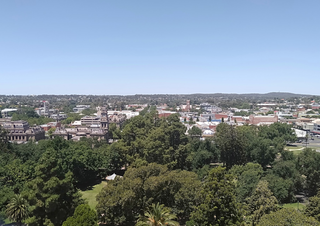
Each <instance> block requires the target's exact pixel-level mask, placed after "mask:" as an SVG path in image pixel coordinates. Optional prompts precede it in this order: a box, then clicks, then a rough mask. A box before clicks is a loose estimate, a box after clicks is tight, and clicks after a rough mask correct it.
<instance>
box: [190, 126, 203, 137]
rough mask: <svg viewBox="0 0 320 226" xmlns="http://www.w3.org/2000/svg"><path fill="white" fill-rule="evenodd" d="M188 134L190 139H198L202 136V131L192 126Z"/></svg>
mask: <svg viewBox="0 0 320 226" xmlns="http://www.w3.org/2000/svg"><path fill="white" fill-rule="evenodd" d="M188 133H189V135H190V136H191V137H198V138H200V137H201V135H202V130H201V129H200V128H198V127H196V126H193V127H192V128H191V129H189V130H188Z"/></svg>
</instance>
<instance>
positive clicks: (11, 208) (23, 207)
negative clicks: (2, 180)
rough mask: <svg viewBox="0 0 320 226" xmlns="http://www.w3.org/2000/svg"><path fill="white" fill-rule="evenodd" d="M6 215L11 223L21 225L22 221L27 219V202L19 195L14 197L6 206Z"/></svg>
mask: <svg viewBox="0 0 320 226" xmlns="http://www.w3.org/2000/svg"><path fill="white" fill-rule="evenodd" d="M6 215H7V216H8V218H9V219H10V220H11V221H15V222H18V224H19V225H22V221H23V220H25V219H27V218H28V217H29V204H28V202H27V200H25V199H24V198H23V197H22V196H21V195H15V196H14V197H13V198H12V199H11V201H10V203H9V204H8V205H7V209H6Z"/></svg>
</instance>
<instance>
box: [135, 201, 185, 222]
mask: <svg viewBox="0 0 320 226" xmlns="http://www.w3.org/2000/svg"><path fill="white" fill-rule="evenodd" d="M175 218H177V216H176V215H175V214H171V212H170V209H169V208H167V207H164V205H160V204H159V203H157V204H152V206H151V209H150V210H149V211H148V212H147V213H146V214H145V216H143V217H141V218H140V219H139V221H138V223H137V224H136V226H179V223H178V222H176V221H174V220H173V219H175Z"/></svg>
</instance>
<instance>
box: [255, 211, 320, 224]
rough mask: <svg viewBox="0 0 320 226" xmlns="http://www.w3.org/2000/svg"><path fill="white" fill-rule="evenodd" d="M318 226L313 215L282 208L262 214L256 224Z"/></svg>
mask: <svg viewBox="0 0 320 226" xmlns="http://www.w3.org/2000/svg"><path fill="white" fill-rule="evenodd" d="M289 225H290V226H291V225H292V226H300V225H305V226H319V225H320V223H319V222H318V221H316V220H315V219H314V218H313V217H308V216H306V215H304V214H303V213H301V212H299V211H297V210H295V209H292V208H284V209H280V210H278V211H276V212H273V213H270V214H266V215H264V216H263V217H262V218H261V219H260V222H259V224H258V226H289Z"/></svg>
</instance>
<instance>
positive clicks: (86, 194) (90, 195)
mask: <svg viewBox="0 0 320 226" xmlns="http://www.w3.org/2000/svg"><path fill="white" fill-rule="evenodd" d="M106 185H107V182H106V181H102V182H101V183H100V184H96V185H94V186H93V187H92V189H88V190H86V191H80V193H81V194H82V197H83V199H85V200H86V201H87V202H88V204H89V206H90V207H91V208H93V209H95V208H96V205H97V204H98V202H97V200H96V197H97V195H98V194H99V192H100V191H101V189H102V188H103V187H104V186H106Z"/></svg>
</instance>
